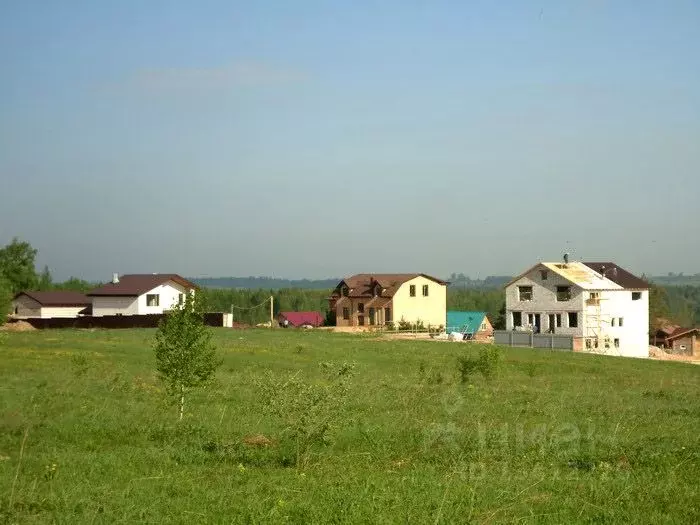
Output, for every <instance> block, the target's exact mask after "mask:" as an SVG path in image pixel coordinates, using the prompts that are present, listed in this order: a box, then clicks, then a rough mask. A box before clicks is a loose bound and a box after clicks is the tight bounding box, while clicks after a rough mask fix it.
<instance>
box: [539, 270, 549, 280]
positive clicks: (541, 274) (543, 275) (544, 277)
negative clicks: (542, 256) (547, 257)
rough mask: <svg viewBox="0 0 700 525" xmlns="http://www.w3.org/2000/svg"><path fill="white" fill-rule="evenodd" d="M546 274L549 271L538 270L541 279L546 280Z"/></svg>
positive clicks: (547, 274)
mask: <svg viewBox="0 0 700 525" xmlns="http://www.w3.org/2000/svg"><path fill="white" fill-rule="evenodd" d="M548 276H549V272H548V271H547V270H540V277H541V278H542V280H543V281H546V280H547V277H548Z"/></svg>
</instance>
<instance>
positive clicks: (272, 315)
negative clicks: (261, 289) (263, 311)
mask: <svg viewBox="0 0 700 525" xmlns="http://www.w3.org/2000/svg"><path fill="white" fill-rule="evenodd" d="M274 302H275V296H274V295H271V296H270V328H272V319H273V317H274V315H275V314H274Z"/></svg>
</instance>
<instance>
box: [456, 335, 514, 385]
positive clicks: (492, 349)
mask: <svg viewBox="0 0 700 525" xmlns="http://www.w3.org/2000/svg"><path fill="white" fill-rule="evenodd" d="M502 358H503V355H502V352H501V349H500V348H499V347H497V346H494V345H486V344H484V345H481V348H479V356H478V357H477V358H476V359H474V358H471V357H468V356H464V355H461V356H459V357H458V358H457V371H458V372H459V378H460V380H461V382H462V383H466V382H468V381H469V377H470V376H471V375H472V374H473V373H474V372H480V373H481V375H482V376H484V379H486V380H487V381H488V380H490V379H492V378H494V377H495V376H496V375H497V373H498V368H499V366H500V363H501V360H502Z"/></svg>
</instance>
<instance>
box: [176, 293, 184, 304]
mask: <svg viewBox="0 0 700 525" xmlns="http://www.w3.org/2000/svg"><path fill="white" fill-rule="evenodd" d="M184 302H185V294H184V293H180V294H177V304H183V303H184Z"/></svg>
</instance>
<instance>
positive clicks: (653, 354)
mask: <svg viewBox="0 0 700 525" xmlns="http://www.w3.org/2000/svg"><path fill="white" fill-rule="evenodd" d="M649 357H650V358H651V359H658V360H659V361H690V362H692V361H700V357H698V356H693V355H687V354H670V353H668V352H666V351H665V350H664V349H663V348H659V347H657V346H650V347H649Z"/></svg>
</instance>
